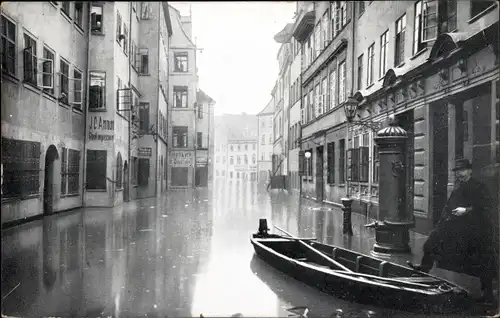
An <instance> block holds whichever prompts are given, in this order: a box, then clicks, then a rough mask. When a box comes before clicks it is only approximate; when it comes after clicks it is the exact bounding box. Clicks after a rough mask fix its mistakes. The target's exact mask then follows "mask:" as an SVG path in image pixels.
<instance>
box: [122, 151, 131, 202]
mask: <svg viewBox="0 0 500 318" xmlns="http://www.w3.org/2000/svg"><path fill="white" fill-rule="evenodd" d="M128 185H129V175H128V162H127V160H125V163H124V164H123V201H124V202H128V201H129V200H130V198H129V187H128Z"/></svg>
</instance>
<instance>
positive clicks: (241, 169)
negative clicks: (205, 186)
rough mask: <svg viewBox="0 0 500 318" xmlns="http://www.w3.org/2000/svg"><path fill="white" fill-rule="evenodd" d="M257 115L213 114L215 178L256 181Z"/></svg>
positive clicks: (224, 180) (220, 182) (229, 180)
mask: <svg viewBox="0 0 500 318" xmlns="http://www.w3.org/2000/svg"><path fill="white" fill-rule="evenodd" d="M257 138H258V131H257V116H256V115H249V114H245V113H243V114H238V115H237V114H224V115H219V116H215V166H214V168H215V179H216V180H219V184H223V183H228V182H233V181H249V182H255V183H256V182H257Z"/></svg>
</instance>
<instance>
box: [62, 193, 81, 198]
mask: <svg viewBox="0 0 500 318" xmlns="http://www.w3.org/2000/svg"><path fill="white" fill-rule="evenodd" d="M79 196H80V193H69V194H61V198H72V197H79Z"/></svg>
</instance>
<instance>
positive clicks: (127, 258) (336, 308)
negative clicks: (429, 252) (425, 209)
mask: <svg viewBox="0 0 500 318" xmlns="http://www.w3.org/2000/svg"><path fill="white" fill-rule="evenodd" d="M271 198H272V200H271ZM271 201H272V203H271ZM298 203H299V201H298V197H297V196H289V195H286V194H284V193H274V194H269V193H268V192H266V191H262V190H261V191H259V190H257V186H256V185H255V184H253V183H251V182H245V181H243V182H236V183H233V184H225V185H223V184H217V183H216V184H215V187H214V188H213V192H212V193H209V192H207V190H201V191H193V190H186V191H184V190H182V191H173V192H171V193H170V194H169V195H168V196H165V197H161V198H157V199H155V198H152V199H143V200H137V201H135V202H130V203H126V204H124V205H122V206H119V207H116V208H114V209H96V208H94V209H83V210H77V211H74V212H69V213H62V214H58V215H54V216H50V217H46V218H45V219H43V220H36V221H33V222H30V223H27V224H24V225H20V226H18V227H14V228H11V229H8V230H5V231H3V236H2V299H3V301H2V303H3V305H2V311H3V313H4V314H6V315H12V316H34V315H36V316H41V315H44V316H48V315H50V316H115V317H118V316H121V317H132V316H133V317H138V316H177V317H180V316H192V317H199V316H200V314H203V316H205V317H208V316H226V317H227V316H231V315H235V314H238V313H239V314H242V315H243V316H245V317H252V316H254V317H255V316H260V317H264V316H267V317H278V316H280V317H286V316H288V315H289V314H291V313H290V312H288V311H287V309H289V308H291V307H295V306H307V307H308V309H309V314H308V316H309V317H318V316H322V317H331V316H332V315H333V317H335V316H336V315H337V314H341V313H342V314H344V316H352V317H368V316H372V315H375V314H376V316H394V315H398V316H401V315H402V314H404V313H395V312H393V311H388V310H385V309H381V308H377V307H370V306H364V305H360V304H355V303H350V302H347V301H343V300H338V299H336V298H334V297H332V296H329V295H326V294H323V293H321V292H318V291H316V290H315V289H313V288H310V287H308V286H306V285H304V284H302V283H300V282H298V281H296V280H294V279H292V278H290V277H287V276H285V275H283V274H281V273H280V272H278V271H276V270H275V269H273V268H271V267H270V266H268V265H267V264H266V263H264V262H263V261H262V260H260V259H259V258H258V257H257V256H255V255H254V251H253V247H252V246H251V244H250V241H249V236H250V234H251V233H252V232H254V231H256V230H257V227H258V219H259V218H261V217H266V218H267V219H268V220H269V226H270V227H271V226H272V224H277V225H279V226H281V227H283V228H286V229H287V230H288V231H290V232H291V233H293V234H295V235H299V236H302V237H306V236H307V237H311V236H315V237H318V239H319V240H322V241H326V242H328V243H335V244H339V243H341V242H339V241H338V238H339V237H341V234H340V233H341V223H340V216H341V214H338V213H337V212H335V211H333V209H332V211H322V210H321V211H320V210H315V209H312V208H310V207H302V210H303V211H302V213H300V214H299V213H298V211H299V204H298ZM354 230H355V232H356V231H357V229H354ZM355 234H356V233H355ZM364 244H366V245H367V247H368V248H369V246H370V244H371V241H370V240H366V241H365V243H364Z"/></svg>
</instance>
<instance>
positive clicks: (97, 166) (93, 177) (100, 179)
mask: <svg viewBox="0 0 500 318" xmlns="http://www.w3.org/2000/svg"><path fill="white" fill-rule="evenodd" d="M106 160H107V151H106V150H87V180H86V188H87V189H89V190H106V179H107V177H106V166H107V165H106Z"/></svg>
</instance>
